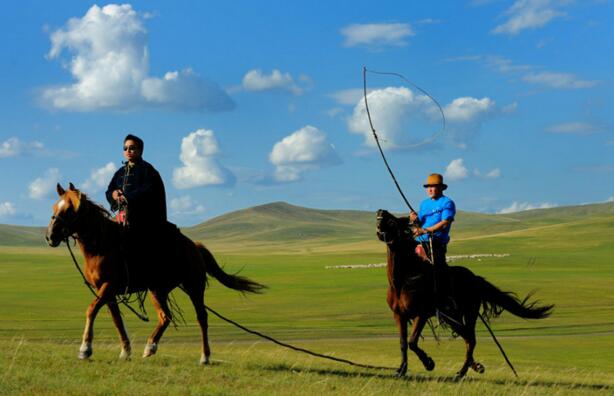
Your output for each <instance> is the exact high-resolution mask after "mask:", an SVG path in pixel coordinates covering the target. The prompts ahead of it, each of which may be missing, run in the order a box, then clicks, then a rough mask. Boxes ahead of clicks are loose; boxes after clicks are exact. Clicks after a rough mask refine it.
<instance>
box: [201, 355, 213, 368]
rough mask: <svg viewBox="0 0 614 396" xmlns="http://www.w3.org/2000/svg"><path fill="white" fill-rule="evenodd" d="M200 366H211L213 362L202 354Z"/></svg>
mask: <svg viewBox="0 0 614 396" xmlns="http://www.w3.org/2000/svg"><path fill="white" fill-rule="evenodd" d="M200 364H201V365H203V366H204V365H209V364H211V362H210V361H209V356H205V354H202V355H201V356H200Z"/></svg>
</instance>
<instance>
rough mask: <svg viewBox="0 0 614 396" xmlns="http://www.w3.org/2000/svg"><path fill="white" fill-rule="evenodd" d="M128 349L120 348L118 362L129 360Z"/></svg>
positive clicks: (129, 352)
mask: <svg viewBox="0 0 614 396" xmlns="http://www.w3.org/2000/svg"><path fill="white" fill-rule="evenodd" d="M130 354H131V351H130V348H122V351H121V352H120V353H119V359H120V360H130Z"/></svg>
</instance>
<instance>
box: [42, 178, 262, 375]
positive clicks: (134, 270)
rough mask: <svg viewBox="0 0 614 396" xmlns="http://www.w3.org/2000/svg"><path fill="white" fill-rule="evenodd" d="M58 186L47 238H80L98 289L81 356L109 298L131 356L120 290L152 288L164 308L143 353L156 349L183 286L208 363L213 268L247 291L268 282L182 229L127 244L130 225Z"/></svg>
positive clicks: (88, 274)
mask: <svg viewBox="0 0 614 396" xmlns="http://www.w3.org/2000/svg"><path fill="white" fill-rule="evenodd" d="M57 192H58V195H59V196H60V199H59V200H58V201H57V202H56V203H55V205H53V216H52V217H51V222H50V223H49V226H48V227H47V234H46V239H47V242H48V243H49V245H50V246H52V247H56V246H58V245H59V244H60V243H61V242H62V241H64V240H67V238H68V237H71V236H73V237H75V238H76V240H77V242H78V244H79V248H80V249H81V253H82V254H83V257H84V258H85V266H84V271H83V272H84V275H85V278H86V280H87V281H88V282H89V283H90V285H92V286H93V287H94V289H95V290H96V294H97V298H95V299H94V301H93V302H92V303H91V304H90V305H89V307H88V309H87V313H86V321H85V331H84V333H83V341H82V343H81V347H80V349H79V358H80V359H88V358H89V357H90V356H91V355H92V340H93V336H94V331H93V326H94V319H95V318H96V314H97V313H98V311H99V310H100V308H102V307H103V306H104V305H105V304H106V305H107V306H108V308H109V311H110V312H111V316H112V318H113V323H114V324H115V327H116V328H117V330H118V332H119V336H120V339H121V353H120V358H123V359H126V358H128V357H129V356H130V352H131V348H130V339H129V338H128V334H127V333H126V329H125V327H124V323H123V321H122V317H121V314H120V310H119V307H118V304H117V298H116V296H118V295H120V294H124V293H126V292H128V293H134V292H137V291H144V290H149V292H150V296H151V300H152V302H153V305H154V307H155V309H156V312H157V314H158V325H157V326H156V328H155V330H154V331H153V333H152V334H151V336H150V337H149V338H148V340H147V344H146V346H145V351H144V353H143V357H148V356H151V355H153V354H155V353H156V351H157V348H158V343H159V341H160V338H161V337H162V334H163V333H164V331H165V330H166V328H167V327H168V325H169V324H170V322H171V320H172V313H171V310H170V309H169V304H168V296H169V293H170V292H171V290H173V289H174V288H176V287H180V288H181V289H182V290H183V291H185V293H186V294H187V295H188V296H189V297H190V300H191V301H192V304H193V305H194V309H195V310H196V317H197V319H198V324H199V325H200V329H201V336H202V353H201V358H200V363H201V364H208V363H209V357H210V355H211V350H210V348H209V341H208V336H207V328H208V325H207V311H206V309H205V304H204V294H205V287H206V284H207V274H209V275H212V276H213V277H214V278H216V279H217V280H218V281H219V282H220V283H222V284H223V285H224V286H226V287H229V288H231V289H234V290H238V291H241V292H252V293H258V292H260V291H262V289H263V288H264V287H265V286H263V285H261V284H259V283H256V282H254V281H251V280H249V279H247V278H245V277H242V276H237V275H229V274H227V273H225V272H224V271H223V270H222V269H221V268H220V267H219V265H218V264H217V262H216V261H215V258H214V257H213V255H212V254H211V252H209V250H207V248H205V246H204V245H202V244H201V243H199V242H193V241H192V240H190V239H189V238H187V237H186V236H184V235H183V234H181V233H180V232H179V231H178V230H174V231H173V232H171V231H166V232H165V234H166V235H165V237H164V238H159V240H156V241H149V242H147V241H145V243H143V244H141V245H140V246H132V247H130V249H127V247H126V231H125V230H124V229H123V228H122V226H120V225H118V224H117V223H116V222H114V221H113V219H112V218H111V215H110V213H109V212H108V211H107V210H105V209H104V208H103V207H102V206H100V205H97V204H95V203H94V202H92V201H90V200H89V199H88V198H87V197H86V196H85V194H83V193H81V192H80V191H79V190H77V189H76V188H75V187H74V186H73V185H72V183H71V184H70V187H69V189H68V190H64V189H63V188H62V186H60V184H58V185H57ZM135 251H136V254H135V253H134V252H135ZM131 252H132V254H131Z"/></svg>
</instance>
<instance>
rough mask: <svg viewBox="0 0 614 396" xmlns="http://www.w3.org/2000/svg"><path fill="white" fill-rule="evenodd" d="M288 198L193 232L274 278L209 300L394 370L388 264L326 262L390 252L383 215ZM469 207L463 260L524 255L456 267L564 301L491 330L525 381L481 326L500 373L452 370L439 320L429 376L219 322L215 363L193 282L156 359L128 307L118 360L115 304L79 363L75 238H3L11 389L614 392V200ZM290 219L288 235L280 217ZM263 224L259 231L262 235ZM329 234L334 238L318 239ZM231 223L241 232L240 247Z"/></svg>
mask: <svg viewBox="0 0 614 396" xmlns="http://www.w3.org/2000/svg"><path fill="white" fill-rule="evenodd" d="M283 205H285V204H283ZM283 205H282V207H279V206H275V205H274V206H273V209H274V210H273V211H271V210H264V211H263V210H262V209H258V208H256V209H255V210H256V211H257V210H260V213H259V214H257V215H256V214H254V213H253V212H250V209H248V210H246V211H247V214H246V213H239V214H237V215H235V216H231V215H227V216H228V217H227V218H226V219H214V220H215V221H212V222H211V223H209V224H204V225H201V226H197V227H193V228H191V229H186V233H188V234H190V235H192V236H195V237H197V238H199V239H202V240H204V241H205V242H206V243H207V245H208V246H209V247H210V249H211V250H212V251H213V252H214V254H215V255H216V256H217V258H218V261H219V262H220V263H221V264H222V265H224V266H225V269H226V270H227V271H229V272H234V271H238V270H242V274H243V275H246V276H248V277H250V278H253V279H255V280H257V281H259V282H262V283H265V284H266V285H268V286H269V289H268V290H267V291H266V293H265V294H263V295H253V296H246V297H243V296H241V295H240V294H238V293H236V292H233V291H231V290H229V289H226V288H224V287H223V286H221V285H220V284H219V283H217V282H216V281H215V280H211V282H210V288H209V289H208V290H207V293H206V303H207V305H209V306H211V307H212V308H214V309H215V310H218V311H219V312H221V313H222V314H224V315H226V316H228V317H230V318H231V319H234V320H237V321H238V322H240V323H242V324H243V325H245V326H248V327H251V328H253V329H255V330H258V331H261V332H264V333H266V334H269V335H272V336H274V337H277V338H279V339H281V340H283V341H286V342H290V343H292V344H296V345H297V346H301V347H306V348H310V349H313V350H315V351H318V352H321V353H327V354H331V355H334V356H337V357H342V358H347V359H351V360H354V361H357V362H361V363H367V364H373V365H382V366H387V367H396V366H397V365H398V364H399V361H400V359H399V353H398V338H397V333H396V329H395V325H394V322H393V320H392V315H391V313H390V311H389V309H388V307H387V305H386V302H385V295H386V287H387V281H386V274H385V268H365V269H326V268H325V267H326V266H334V265H344V264H369V263H381V262H383V261H385V246H384V245H383V244H382V243H380V242H378V241H376V240H375V236H374V231H375V230H374V225H373V224H374V218H373V217H374V215H373V214H369V216H367V215H366V214H364V213H362V212H350V211H347V212H335V213H327V211H317V212H318V213H319V214H322V213H323V217H322V218H318V217H317V216H316V213H313V212H309V210H306V211H302V210H294V209H293V207H286V206H283ZM265 209H267V208H265ZM269 209H270V208H269ZM300 209H304V208H300ZM252 210H254V208H252ZM280 211H281V212H280ZM327 214H328V215H331V216H326V215H327ZM463 215H464V221H465V224H463V225H462V226H461V221H463V217H460V216H459V219H458V223H459V224H458V227H457V229H455V230H454V232H455V234H454V242H453V243H452V244H451V245H450V251H449V254H450V255H455V254H469V253H509V254H510V256H508V257H501V258H495V257H493V258H482V259H480V260H470V259H465V260H459V261H457V262H454V265H464V266H467V267H469V268H471V269H472V270H473V271H474V272H476V273H477V274H480V275H482V276H484V277H486V278H487V279H488V280H490V281H491V282H493V283H494V284H496V285H497V286H499V287H500V288H502V289H504V290H511V291H515V292H517V293H518V294H520V295H524V294H526V293H528V292H530V291H532V290H537V294H536V296H537V298H539V299H541V300H542V301H544V302H547V303H554V304H556V308H555V313H554V315H553V316H552V317H551V318H548V319H545V320H541V321H537V322H529V321H525V320H521V319H518V318H515V317H512V316H511V315H509V314H503V315H502V316H501V317H500V318H499V319H497V320H495V321H494V322H493V323H492V327H493V330H494V331H495V333H496V334H497V336H498V338H499V340H500V341H501V343H502V344H503V346H504V347H505V349H506V352H507V353H508V355H509V357H510V359H511V360H512V362H513V363H514V365H515V366H516V369H517V370H518V373H519V375H520V378H519V379H516V378H514V376H513V374H512V372H511V371H510V370H509V368H508V367H507V366H506V364H505V362H504V360H503V358H502V357H501V356H500V354H499V352H498V350H497V348H496V346H495V345H494V343H493V342H492V340H491V339H490V337H489V335H488V333H487V331H486V329H485V328H484V327H483V326H482V325H481V324H478V337H479V339H478V346H477V349H476V354H475V355H476V358H477V359H478V360H479V361H480V362H482V363H483V364H484V365H485V366H486V373H485V374H483V375H479V374H477V373H474V372H470V373H469V374H468V378H467V379H466V380H463V381H462V382H454V381H453V376H454V373H455V372H456V371H457V370H458V368H459V367H460V365H461V364H462V360H463V356H464V343H463V342H462V340H460V339H453V338H451V337H450V336H449V334H447V333H445V332H441V335H442V340H441V343H440V344H439V345H438V344H437V343H436V342H435V341H434V339H433V337H432V336H431V334H430V332H429V331H428V329H427V330H425V332H424V334H425V339H424V340H423V341H422V345H423V348H424V349H425V350H427V352H428V353H429V354H430V355H431V356H432V357H433V358H434V359H435V361H436V363H437V367H436V369H435V371H433V372H426V371H425V370H424V368H423V367H422V366H421V365H420V363H419V361H418V359H417V358H415V357H414V356H413V355H410V373H411V374H410V375H409V376H408V377H407V378H404V379H395V378H393V377H392V371H386V370H381V371H380V370H372V369H362V368H354V367H351V366H347V365H343V364H339V363H335V362H331V361H326V360H322V359H317V358H314V357H311V356H307V355H303V354H299V353H297V352H294V351H290V350H286V349H283V348H281V347H279V346H276V345H273V344H271V343H269V342H266V341H264V340H261V339H258V338H255V337H254V336H252V335H249V334H246V333H243V332H242V331H241V330H239V329H237V328H234V327H232V326H231V325H229V324H227V323H225V322H222V321H221V320H219V319H218V318H216V317H213V316H212V315H210V341H211V346H212V350H213V354H212V358H213V365H211V366H210V367H201V366H199V365H198V364H197V363H198V358H199V355H200V351H199V346H198V345H199V335H198V329H197V326H196V322H195V319H194V314H193V312H192V309H191V306H190V304H189V303H188V301H187V298H185V297H184V296H183V295H182V293H181V292H180V291H179V292H175V293H174V295H175V298H176V299H177V301H178V303H179V304H180V306H181V307H182V308H183V310H184V313H185V318H186V322H187V323H186V324H185V325H181V326H179V327H178V328H176V329H175V328H173V327H169V329H168V330H167V332H166V334H165V336H164V338H163V339H162V342H161V344H160V349H159V351H158V354H157V355H156V356H154V357H153V358H149V359H147V360H144V359H142V358H141V357H140V354H141V352H142V347H143V346H144V343H145V340H146V338H147V336H148V335H149V334H150V332H151V331H152V330H153V327H154V326H153V323H143V322H140V321H139V320H138V319H137V318H136V317H134V316H133V315H132V314H131V313H129V312H126V310H125V309H124V310H123V311H124V319H125V321H126V323H127V327H128V331H129V334H130V336H131V338H132V341H133V358H132V360H130V361H128V362H123V361H119V360H118V359H117V356H118V354H119V343H118V341H117V334H116V332H115V329H114V328H113V325H112V323H111V320H110V315H109V314H108V312H107V311H106V310H103V311H101V314H100V315H99V316H98V319H97V322H96V326H95V329H96V334H95V340H94V355H93V358H92V360H91V361H89V362H83V361H79V360H78V359H77V358H76V356H77V350H78V347H79V344H80V338H81V333H82V330H83V325H84V312H85V309H86V307H87V304H88V303H89V302H90V300H91V295H90V294H89V291H88V290H87V289H86V287H85V286H84V285H83V283H82V280H81V278H80V276H79V274H78V273H77V271H76V270H75V269H74V267H73V265H72V263H71V261H70V257H69V255H68V252H67V251H66V249H65V248H64V247H62V248H58V249H51V248H42V247H36V246H32V244H28V243H23V244H20V243H18V242H19V239H18V238H17V239H13V240H11V243H3V241H2V240H1V239H0V245H5V246H3V247H0V302H1V305H0V394H2V395H4V394H24V395H31V394H36V395H66V394H92V395H112V394H131V395H132V394H143V395H147V394H177V395H190V394H194V395H202V394H220V395H222V394H224V395H225V394H243V395H244V394H250V395H251V394H257V395H258V394H261V395H271V394H276V395H277V394H278V395H295V394H299V395H302V394H304V395H311V394H387V395H389V394H392V395H395V394H409V393H412V394H427V393H428V394H444V395H445V394H451V395H452V394H453V395H456V394H468V395H472V394H484V395H486V394H488V395H490V394H497V395H519V394H523V395H543V394H553V395H567V394H573V395H576V394H578V395H581V394H587V395H588V394H591V395H592V394H604V395H605V394H614V359H613V357H614V352H612V351H614V290H613V289H612V285H613V281H614V260H612V257H614V242H613V241H612V236H613V235H614V205H611V204H609V205H607V204H606V205H590V206H587V207H578V208H558V209H550V210H540V211H534V213H533V215H532V216H531V212H526V213H522V214H514V215H506V216H503V215H497V216H494V215H491V216H488V215H480V214H463ZM277 217H281V218H282V219H285V221H286V222H287V223H290V225H288V227H290V228H284V225H283V224H280V223H275V222H274V221H273V220H274V219H275V218H277ZM331 218H333V219H334V221H333V220H331ZM249 219H251V221H252V222H253V224H251V227H255V228H256V229H257V230H256V231H254V232H253V234H257V235H254V236H253V237H250V234H252V232H250V230H253V229H254V228H250V226H249V225H246V221H247V220H249ZM288 219H290V220H292V221H288ZM267 225H270V226H271V228H270V229H269V231H270V232H271V234H267V232H269V231H267ZM302 226H304V227H302ZM322 227H324V228H329V229H331V230H332V231H330V232H328V233H324V234H318V233H317V232H316V231H317V230H318V229H320V228H322ZM455 227H456V226H455ZM224 230H226V232H228V233H234V241H235V242H234V243H233V239H232V238H227V235H226V233H225V232H224ZM288 230H294V231H295V232H294V233H293V232H289V231H288ZM301 230H307V231H301ZM309 230H311V231H309ZM313 230H316V231H313ZM352 230H354V231H355V232H354V233H352ZM0 231H2V229H1V228H0ZM26 231H28V230H26ZM347 233H350V234H351V235H349V236H348V237H344V234H347ZM0 235H1V234H0ZM28 235H29V234H28ZM207 235H208V236H209V238H208V237H207ZM271 236H273V237H271ZM269 237H271V238H270V239H269ZM16 241H17V242H16ZM11 244H12V245H13V246H8V245H11ZM16 245H21V246H16ZM147 307H148V312H149V314H150V316H153V309H152V308H151V306H150V305H148V306H147Z"/></svg>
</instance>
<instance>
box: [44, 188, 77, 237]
mask: <svg viewBox="0 0 614 396" xmlns="http://www.w3.org/2000/svg"><path fill="white" fill-rule="evenodd" d="M57 191H58V195H59V196H60V199H59V200H58V201H57V202H56V203H55V204H54V205H53V215H52V216H51V221H50V222H49V225H48V226H47V234H46V235H45V239H46V240H47V243H48V244H49V246H51V247H56V246H58V245H59V244H60V243H61V242H62V241H63V240H64V239H66V238H68V237H69V236H71V235H72V234H74V233H75V223H76V222H77V219H78V217H79V209H80V208H81V206H82V205H81V203H82V202H83V201H84V200H85V195H84V194H82V193H81V191H79V190H77V189H76V188H75V186H73V184H72V183H70V184H69V187H68V190H64V189H63V188H62V186H61V185H60V183H58V185H57Z"/></svg>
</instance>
